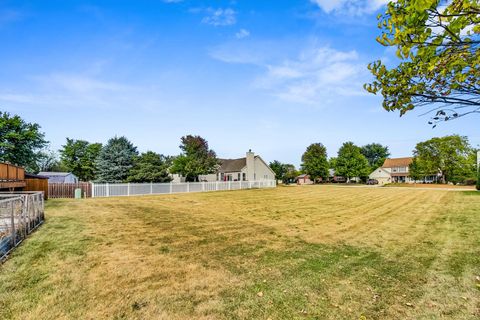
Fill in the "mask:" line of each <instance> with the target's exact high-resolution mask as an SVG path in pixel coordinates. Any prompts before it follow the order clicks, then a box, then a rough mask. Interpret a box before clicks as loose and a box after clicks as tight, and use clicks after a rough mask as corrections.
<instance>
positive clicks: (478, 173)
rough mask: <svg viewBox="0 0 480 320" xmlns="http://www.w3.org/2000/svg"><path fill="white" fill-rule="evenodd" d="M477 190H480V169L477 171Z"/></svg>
mask: <svg viewBox="0 0 480 320" xmlns="http://www.w3.org/2000/svg"><path fill="white" fill-rule="evenodd" d="M476 187H477V190H478V191H480V170H478V172H477V184H476Z"/></svg>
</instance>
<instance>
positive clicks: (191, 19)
mask: <svg viewBox="0 0 480 320" xmlns="http://www.w3.org/2000/svg"><path fill="white" fill-rule="evenodd" d="M383 3H384V1H382V0H371V1H366V0H296V1H286V0H282V1H280V0H277V1H273V0H263V1H258V0H256V1H255V0H244V1H241V0H238V1H195V0H183V1H181V0H164V1H162V0H149V1H141V0H135V1H121V0H110V1H108V0H104V1H89V2H88V1H73V0H72V1H61V0H58V1H48V0H42V1H38V0H37V1H19V0H17V1H6V0H0V109H1V110H3V111H9V112H11V113H14V114H19V115H20V116H22V117H23V118H25V119H26V120H28V121H30V122H37V123H39V124H40V125H41V126H42V129H43V130H44V131H45V132H46V136H47V139H48V140H50V141H51V144H52V148H53V149H58V148H59V147H60V146H61V145H62V144H63V143H64V141H65V138H66V137H70V138H75V139H85V140H89V141H91V142H105V141H106V140H107V139H108V138H110V137H112V136H114V135H125V136H127V137H128V138H129V139H130V140H131V141H132V142H133V143H134V144H136V145H137V146H138V147H139V150H140V151H146V150H153V151H156V152H160V153H164V154H178V153H179V149H178V145H179V141H180V137H181V136H183V135H185V134H199V135H201V136H203V137H205V138H206V139H207V140H208V141H209V143H210V146H211V147H212V148H213V149H214V150H215V151H216V152H217V154H218V155H219V156H220V157H241V156H243V155H244V152H245V151H246V150H248V149H250V148H251V149H252V150H254V151H255V152H257V153H259V154H260V155H262V156H263V158H264V159H265V160H267V161H272V160H274V159H278V160H280V161H283V162H290V163H294V164H296V165H298V164H299V163H300V157H301V154H302V153H303V151H304V150H305V148H306V147H307V146H308V145H309V144H310V143H313V142H322V143H323V144H324V145H325V146H326V147H327V149H328V153H329V155H330V156H334V155H335V154H336V152H337V150H338V148H339V146H340V145H341V144H342V143H343V142H345V141H353V142H355V143H357V144H358V145H363V144H367V143H370V142H380V143H382V144H386V145H388V146H389V147H390V150H391V153H392V155H393V156H408V155H410V154H411V150H412V149H413V148H414V146H415V144H416V142H418V141H422V140H425V139H428V138H431V137H433V136H441V135H446V134H452V133H458V134H461V135H466V136H468V137H469V138H470V140H471V142H472V143H473V144H474V145H478V144H479V143H480V131H479V130H478V128H479V126H478V123H479V120H480V118H479V117H478V116H472V117H470V118H465V119H460V120H456V121H454V122H451V123H445V124H441V125H440V126H439V127H437V128H436V129H432V128H431V127H430V126H428V125H427V121H428V118H426V117H425V116H423V117H421V116H420V112H412V113H410V114H408V115H407V116H405V117H403V118H399V116H398V114H397V113H389V112H386V111H384V110H383V109H382V108H381V99H380V97H375V96H372V95H369V94H367V93H366V92H364V90H363V89H362V84H363V83H365V82H368V81H369V80H370V75H369V73H368V70H367V69H366V66H367V64H368V63H369V62H371V61H374V60H376V59H383V60H384V61H387V62H389V63H394V62H395V58H394V55H393V51H392V50H391V49H386V48H384V47H382V46H380V45H379V44H377V43H376V42H375V37H376V36H377V35H378V34H379V31H378V29H377V26H376V15H377V14H378V13H379V12H380V11H381V10H382V9H383Z"/></svg>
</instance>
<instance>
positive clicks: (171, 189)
mask: <svg viewBox="0 0 480 320" xmlns="http://www.w3.org/2000/svg"><path fill="white" fill-rule="evenodd" d="M172 191H173V186H172V183H171V182H170V193H172Z"/></svg>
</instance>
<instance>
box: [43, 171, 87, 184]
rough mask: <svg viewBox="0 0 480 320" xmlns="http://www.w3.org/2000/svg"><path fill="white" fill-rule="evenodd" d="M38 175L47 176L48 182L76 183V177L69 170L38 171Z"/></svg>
mask: <svg viewBox="0 0 480 320" xmlns="http://www.w3.org/2000/svg"><path fill="white" fill-rule="evenodd" d="M38 175H40V176H43V177H47V178H48V183H77V182H78V177H77V176H76V175H74V174H73V173H71V172H40V173H39V174H38Z"/></svg>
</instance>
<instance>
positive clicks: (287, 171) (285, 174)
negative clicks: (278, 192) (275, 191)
mask: <svg viewBox="0 0 480 320" xmlns="http://www.w3.org/2000/svg"><path fill="white" fill-rule="evenodd" d="M269 166H270V169H272V171H273V172H275V177H276V179H277V180H281V181H282V182H283V183H291V182H293V181H294V180H295V178H296V177H297V175H298V171H297V169H296V168H295V166H294V165H293V164H288V163H281V162H280V161H278V160H275V161H273V162H270V164H269Z"/></svg>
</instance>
